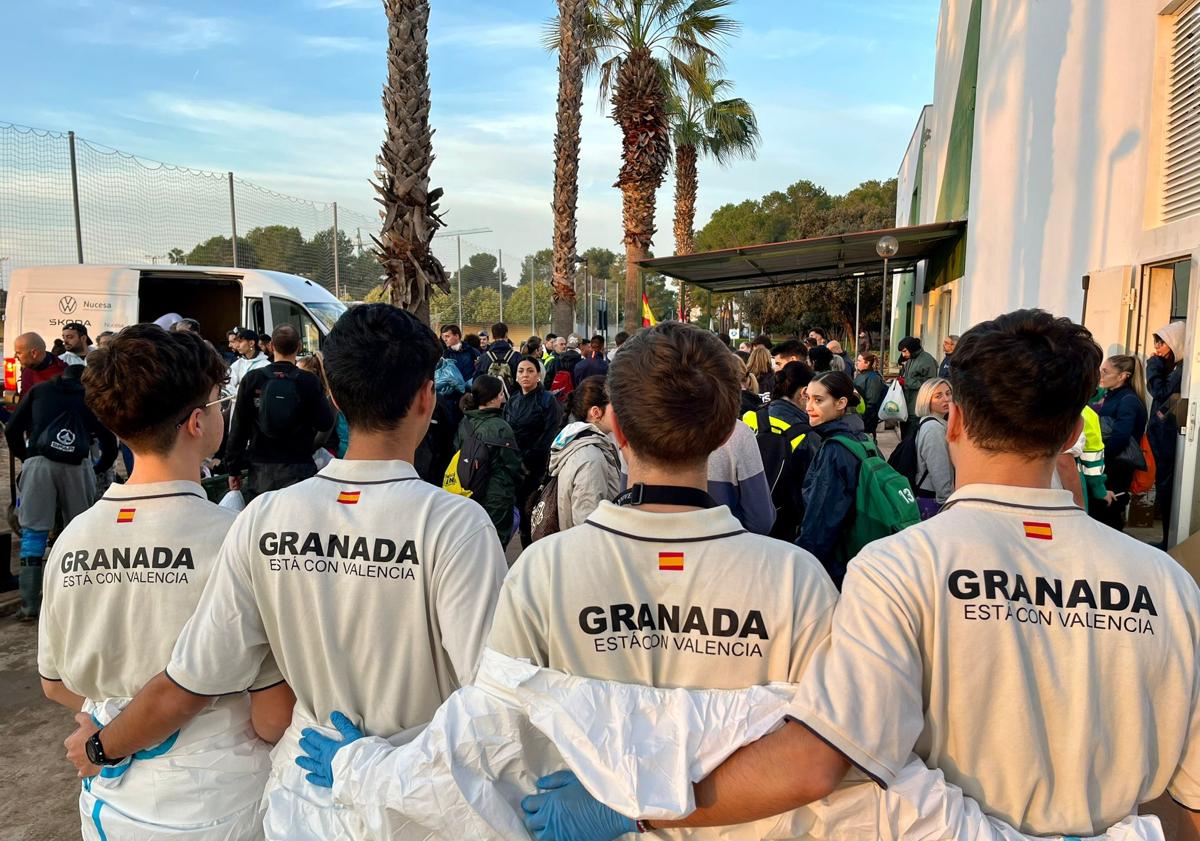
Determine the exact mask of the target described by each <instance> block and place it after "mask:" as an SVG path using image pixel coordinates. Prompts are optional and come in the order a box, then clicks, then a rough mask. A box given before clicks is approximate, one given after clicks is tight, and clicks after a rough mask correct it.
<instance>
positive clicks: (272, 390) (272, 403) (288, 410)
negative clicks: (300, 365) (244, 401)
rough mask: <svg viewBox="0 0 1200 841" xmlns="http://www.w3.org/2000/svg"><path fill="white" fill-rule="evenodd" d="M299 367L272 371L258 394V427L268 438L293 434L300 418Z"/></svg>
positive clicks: (285, 436)
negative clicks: (297, 385) (292, 369)
mask: <svg viewBox="0 0 1200 841" xmlns="http://www.w3.org/2000/svg"><path fill="white" fill-rule="evenodd" d="M299 376H300V371H299V369H297V370H294V371H272V372H271V373H270V374H269V375H268V377H267V381H266V382H265V383H263V387H262V390H261V391H260V392H259V395H258V428H259V431H261V432H262V434H263V435H266V436H267V437H268V438H288V437H290V436H292V435H294V434H295V432H296V427H297V425H298V422H299V419H300V389H299V388H297V387H296V379H297V378H298V377H299Z"/></svg>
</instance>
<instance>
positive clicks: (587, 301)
mask: <svg viewBox="0 0 1200 841" xmlns="http://www.w3.org/2000/svg"><path fill="white" fill-rule="evenodd" d="M571 259H572V260H574V261H575V265H577V266H583V284H584V288H585V290H586V291H585V292H584V295H585V296H586V297H585V298H584V306H585V307H587V329H586V330H585V331H584V332H585V333H587V334H588V335H589V336H590V335H591V334H592V279H591V277H590V276H589V275H588V259H587V257H580V256H579V255H578V254H576V255H575V256H574V257H572V258H571ZM576 300H577V301H578V296H576ZM576 326H578V325H576ZM572 332H573V331H572Z"/></svg>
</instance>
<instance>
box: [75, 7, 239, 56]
mask: <svg viewBox="0 0 1200 841" xmlns="http://www.w3.org/2000/svg"><path fill="white" fill-rule="evenodd" d="M118 8H119V11H116V12H111V13H110V12H106V13H105V15H104V16H103V17H102V18H100V19H98V20H93V21H88V22H86V25H82V26H76V27H72V28H68V29H67V30H65V35H66V37H67V38H68V39H70V40H72V41H75V42H77V43H84V44H97V45H102V46H123V47H134V48H139V49H145V50H153V51H155V52H162V53H186V52H197V51H202V50H207V49H211V48H213V47H218V46H222V45H226V44H233V43H236V42H237V41H238V40H239V38H238V30H237V27H236V26H235V25H234V21H232V20H231V19H229V18H219V17H205V16H200V15H190V14H185V13H181V12H176V11H174V10H171V9H167V8H162V7H157V6H142V5H136V4H134V5H127V6H120V7H118Z"/></svg>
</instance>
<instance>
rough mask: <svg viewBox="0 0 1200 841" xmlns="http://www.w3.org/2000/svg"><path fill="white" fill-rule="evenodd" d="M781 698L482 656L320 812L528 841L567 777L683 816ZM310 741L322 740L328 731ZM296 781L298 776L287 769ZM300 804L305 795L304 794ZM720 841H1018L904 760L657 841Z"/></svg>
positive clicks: (358, 747)
mask: <svg viewBox="0 0 1200 841" xmlns="http://www.w3.org/2000/svg"><path fill="white" fill-rule="evenodd" d="M794 691H795V687H794V686H792V685H790V684H783V683H773V684H768V685H765V686H752V687H749V688H746V689H736V690H730V689H657V688H654V687H647V686H639V685H633V684H623V683H616V682H612V681H604V680H596V679H592V678H582V677H576V676H573V675H567V674H564V673H562V672H557V671H554V670H551V669H544V668H539V667H536V666H533V665H531V664H530V663H528V662H526V661H523V660H517V659H514V658H511V657H508V656H506V655H503V654H500V653H498V652H496V651H494V650H491V649H485V650H484V653H483V658H482V661H481V663H480V667H479V672H478V675H477V678H476V683H475V685H474V686H469V687H465V688H463V689H460V690H459V691H457V692H456V693H455V694H454V695H452V696H451V697H450V698H449V699H448V700H447V701H446V703H445V704H443V705H442V707H441V708H440V709H439V710H438V712H437V714H436V715H435V716H434V718H433V720H432V721H431V722H430V724H429V726H428V727H427V728H426V729H425V730H424V732H422V733H421V734H420V735H419V736H418V737H417V738H415V739H414V740H412V741H411V742H409V743H407V744H405V745H403V746H402V747H400V748H398V749H393V747H392V745H391V744H389V742H387V741H385V740H383V739H379V738H365V739H360V740H358V741H355V742H353V743H351V744H350V745H348V746H347V747H345V748H343V749H342V750H340V751H338V753H337V754H336V755H335V758H334V763H333V767H334V787H333V790H332V791H333V799H334V801H335V802H336V803H338V804H340V805H342V806H344V807H347V808H354V809H356V810H357V811H358V812H359V815H360V817H361V818H362V820H363V824H364V829H365V830H367V831H369V833H370V835H371V836H372V837H376V838H390V839H395V841H409V840H410V839H446V841H450V839H457V840H458V841H496V839H503V841H528V839H529V834H528V832H527V831H526V829H525V827H524V824H523V823H522V819H521V814H522V813H521V809H520V800H521V798H522V797H524V796H525V795H527V794H529V793H531V792H533V791H534V789H535V781H536V780H537V778H538V777H540V776H542V775H543V774H546V773H550V772H552V771H556V770H559V769H561V768H563V767H567V768H570V770H572V771H574V772H575V774H576V775H577V776H578V777H579V780H580V782H581V783H583V785H584V787H585V788H587V790H588V791H589V792H591V793H592V795H593V796H595V797H597V798H598V799H599V800H601V801H602V802H604V803H605V804H607V805H608V806H610V807H612V808H613V809H615V810H617V811H618V812H620V813H621V814H624V815H633V816H637V817H640V818H647V819H650V820H654V819H656V818H657V819H660V820H663V819H671V818H678V817H681V816H683V815H686V814H688V813H689V812H691V811H692V810H693V809H694V807H695V804H694V802H693V799H692V783H693V782H696V781H699V780H701V779H703V778H704V777H705V776H707V775H708V774H709V773H710V772H711V771H712V770H713V769H714V768H716V767H717V766H718V765H719V764H720V763H721V762H722V761H724V759H725V758H726V757H728V756H729V755H730V754H731V753H733V752H734V751H735V750H736V749H737V748H739V747H741V746H743V745H745V744H748V743H750V742H753V741H755V740H756V739H758V738H760V737H761V736H763V735H765V734H766V733H768V732H770V731H771V730H773V729H775V727H776V726H778V724H779V723H780V722H781V721H782V719H783V717H784V716H785V715H786V714H787V712H788V708H789V704H790V701H791V699H792V696H793V694H794ZM322 729H323V732H326V733H330V734H332V731H330V730H329V729H327V728H322ZM297 771H299V769H297ZM313 790H317V789H316V788H315V787H313ZM657 836H662V837H667V838H678V839H721V841H767V840H768V839H791V838H808V839H813V840H814V841H817V840H818V839H820V840H821V841H861V839H864V838H878V839H880V841H1025V839H1029V838H1031V836H1026V835H1022V834H1021V833H1019V832H1018V831H1017V830H1015V829H1013V828H1012V827H1011V826H1008V825H1006V824H1003V823H1001V822H999V821H996V820H994V819H991V818H989V817H987V816H985V815H984V814H983V813H982V811H981V810H980V808H979V805H978V804H977V803H976V802H975V801H973V800H970V799H968V798H966V797H964V796H963V794H962V791H961V790H960V789H959V788H958V787H956V786H954V785H951V784H950V783H947V782H946V781H945V779H944V777H943V776H942V773H941V772H940V771H937V770H930V769H928V768H926V767H925V766H924V765H923V764H922V763H921V762H920V761H919V760H917V759H916V758H914V759H913V760H912V761H911V762H910V763H909V764H908V766H906V767H905V768H904V769H903V771H902V772H901V774H900V775H899V776H898V777H897V779H896V780H895V781H894V782H893V784H892V785H891V786H890V787H889V788H888V789H887V790H886V791H885V790H883V789H881V788H879V787H878V786H876V785H874V784H873V783H860V784H852V785H847V786H845V787H843V788H842V789H840V790H839V791H838V792H836V793H835V794H834V795H832V796H831V797H830V798H828V799H827V800H824V801H821V802H820V803H816V804H813V805H811V806H809V807H806V808H803V809H798V810H796V811H794V812H789V813H787V814H784V815H780V816H777V817H774V818H767V819H764V820H762V821H758V822H756V823H752V824H743V825H740V826H736V827H725V828H712V829H690V830H659V831H658V832H657V833H656V837H657ZM1101 837H1103V838H1106V839H1109V840H1110V841H1162V839H1163V834H1162V828H1161V826H1160V825H1159V822H1158V819H1157V818H1155V817H1152V816H1150V817H1136V816H1134V817H1129V818H1126V819H1125V820H1123V821H1122V822H1121V823H1119V824H1117V825H1116V826H1114V827H1112V828H1110V829H1109V830H1108V832H1107V833H1105V835H1104V836H1101Z"/></svg>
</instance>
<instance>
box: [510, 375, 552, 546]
mask: <svg viewBox="0 0 1200 841" xmlns="http://www.w3.org/2000/svg"><path fill="white" fill-rule="evenodd" d="M517 385H518V386H520V389H521V390H520V392H519V393H517V394H514V395H513V396H512V397H510V398H509V400H508V403H507V404H505V406H504V419H505V420H507V421H508V423H509V425H510V426H512V429H513V432H514V433H515V434H516V436H517V445H518V446H520V448H521V457H522V461H523V462H524V464H525V479H524V480H523V481H522V483H521V485H520V486H519V487H518V488H517V504H518V506H519V507H520V508H521V510H522V511H524V510H525V509H526V502H527V501H528V500H529V496H530V495H531V494H532V493H534V492H535V491H536V490H537V489H538V486H539V485H540V484H541V483H542V479H543V478H544V477H545V475H546V467H547V465H548V464H549V462H550V445H551V444H553V443H554V436H555V435H557V434H558V430H559V427H561V426H562V410H561V409H560V408H559V405H558V401H557V400H555V399H554V396H553V395H552V394H550V392H548V391H546V389H545V388H544V387H543V386H542V381H541V376H540V369H539V367H538V364H537V362H536V361H535V360H533V359H531V358H529V357H528V356H526V357H524V358H523V359H521V361H520V362H519V363H518V364H517ZM532 542H533V539H532V536H531V534H530V530H529V523H528V522H527V518H522V519H521V547H522V548H524V547H526V546H528V545H529V544H530V543H532Z"/></svg>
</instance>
